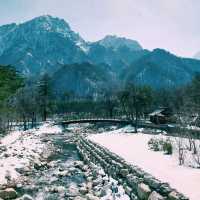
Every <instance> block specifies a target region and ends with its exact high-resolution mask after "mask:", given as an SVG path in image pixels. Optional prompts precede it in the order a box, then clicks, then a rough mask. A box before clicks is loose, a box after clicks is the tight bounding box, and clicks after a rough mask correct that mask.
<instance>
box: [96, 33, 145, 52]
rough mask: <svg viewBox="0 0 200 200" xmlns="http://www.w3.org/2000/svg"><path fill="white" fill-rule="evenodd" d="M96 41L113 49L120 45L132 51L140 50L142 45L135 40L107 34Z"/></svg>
mask: <svg viewBox="0 0 200 200" xmlns="http://www.w3.org/2000/svg"><path fill="white" fill-rule="evenodd" d="M98 43H99V44H101V45H102V46H104V47H106V48H112V49H114V50H117V49H119V48H121V47H127V48H129V49H130V50H134V51H140V50H142V46H141V45H140V44H139V43H138V42H137V41H135V40H131V39H127V38H124V37H117V36H115V35H107V36H106V37H104V38H103V39H102V40H99V41H98Z"/></svg>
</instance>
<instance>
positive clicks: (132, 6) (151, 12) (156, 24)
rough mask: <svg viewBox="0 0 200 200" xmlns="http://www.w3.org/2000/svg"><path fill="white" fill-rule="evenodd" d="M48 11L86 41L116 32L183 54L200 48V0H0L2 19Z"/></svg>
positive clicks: (20, 18)
mask: <svg viewBox="0 0 200 200" xmlns="http://www.w3.org/2000/svg"><path fill="white" fill-rule="evenodd" d="M44 14H49V15H52V16H57V17H60V18H63V19H65V20H66V21H67V22H68V23H69V25H70V26H71V28H72V29H73V30H74V31H75V32H79V33H80V35H81V36H82V37H83V38H84V39H85V40H87V41H96V40H99V39H102V38H103V37H104V36H105V35H108V34H109V35H110V34H114V35H118V36H124V37H127V38H131V39H134V40H137V41H138V42H140V44H141V45H142V46H143V48H146V49H150V50H152V49H154V48H164V49H166V50H169V51H171V52H172V53H175V54H177V55H180V56H186V57H192V56H193V55H194V54H195V53H197V52H198V51H200V0H0V25H3V24H7V23H11V22H17V23H20V22H24V21H26V20H29V19H31V18H34V17H36V16H39V15H44Z"/></svg>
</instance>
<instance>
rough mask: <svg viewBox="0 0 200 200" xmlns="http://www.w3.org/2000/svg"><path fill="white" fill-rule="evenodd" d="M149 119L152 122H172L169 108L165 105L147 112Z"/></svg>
mask: <svg viewBox="0 0 200 200" xmlns="http://www.w3.org/2000/svg"><path fill="white" fill-rule="evenodd" d="M149 118H150V121H151V122H152V123H154V124H166V123H171V122H173V114H172V111H171V109H169V108H167V107H163V108H159V109H157V110H155V111H153V112H152V113H150V114H149Z"/></svg>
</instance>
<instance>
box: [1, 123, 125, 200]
mask: <svg viewBox="0 0 200 200" xmlns="http://www.w3.org/2000/svg"><path fill="white" fill-rule="evenodd" d="M88 126H90V125H81V126H79V125H74V126H70V127H69V128H67V129H65V130H63V129H62V128H61V127H59V126H54V125H53V122H47V123H44V124H43V125H41V126H40V127H38V128H37V129H30V130H28V131H13V132H11V133H9V134H8V135H7V136H5V137H4V138H2V139H1V140H0V172H1V173H0V199H1V198H2V199H17V200H33V199H36V200H48V199H49V200H62V199H63V200H64V199H69V200H107V199H110V200H112V199H113V197H112V191H111V186H112V184H114V185H115V186H116V187H117V188H118V189H117V190H118V193H117V196H116V199H118V200H129V197H128V196H127V195H126V194H125V191H124V190H123V187H122V186H121V185H120V184H118V183H117V181H116V180H114V179H112V178H111V177H109V176H108V175H107V174H106V173H105V172H104V170H103V169H102V168H101V167H100V166H97V165H95V164H86V163H83V162H82V160H81V157H80V155H79V153H78V151H77V149H76V145H75V143H74V139H75V138H76V137H75V136H76V134H85V133H86V132H88V131H89V130H90V131H91V132H92V131H93V129H90V128H87V127H88Z"/></svg>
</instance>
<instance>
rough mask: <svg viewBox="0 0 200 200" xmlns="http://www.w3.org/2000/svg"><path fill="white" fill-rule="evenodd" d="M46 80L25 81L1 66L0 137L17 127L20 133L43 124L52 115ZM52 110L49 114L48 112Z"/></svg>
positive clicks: (49, 90)
mask: <svg viewBox="0 0 200 200" xmlns="http://www.w3.org/2000/svg"><path fill="white" fill-rule="evenodd" d="M49 80H50V78H49V76H48V75H47V74H44V75H43V76H41V78H40V79H39V80H38V81H30V80H26V79H25V78H24V77H22V75H20V74H19V73H17V72H16V71H15V69H14V68H12V67H10V66H0V134H4V133H5V132H7V131H9V130H11V129H12V128H13V127H16V126H20V127H22V128H23V130H27V129H28V128H33V127H35V126H36V125H37V123H38V122H40V121H46V119H47V116H48V115H49V114H52V113H53V109H52V107H53V106H52V102H53V101H52V96H51V95H50V94H51V89H50V87H49V86H50V85H49ZM51 109H52V110H51Z"/></svg>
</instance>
